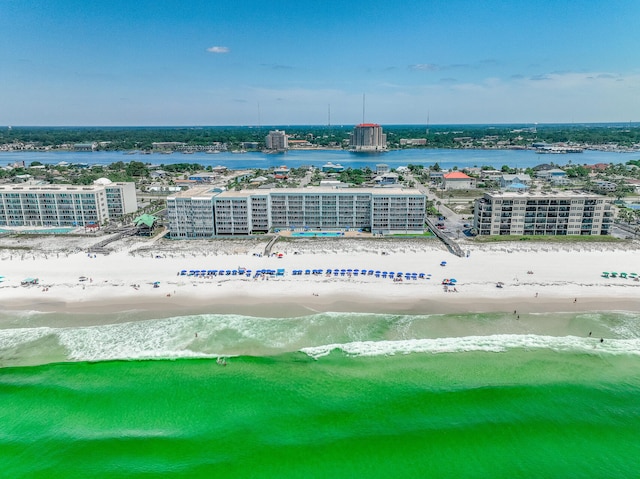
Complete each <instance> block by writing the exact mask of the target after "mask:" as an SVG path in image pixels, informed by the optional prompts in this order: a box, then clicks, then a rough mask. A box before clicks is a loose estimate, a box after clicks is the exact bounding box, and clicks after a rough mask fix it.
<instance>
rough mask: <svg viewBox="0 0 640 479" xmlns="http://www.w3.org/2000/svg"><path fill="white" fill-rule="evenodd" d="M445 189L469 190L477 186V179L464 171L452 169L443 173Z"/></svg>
mask: <svg viewBox="0 0 640 479" xmlns="http://www.w3.org/2000/svg"><path fill="white" fill-rule="evenodd" d="M442 181H443V188H444V189H445V190H468V189H471V188H475V187H476V179H475V178H472V177H471V176H469V175H467V174H465V173H463V172H462V171H451V172H449V173H445V174H444V175H442Z"/></svg>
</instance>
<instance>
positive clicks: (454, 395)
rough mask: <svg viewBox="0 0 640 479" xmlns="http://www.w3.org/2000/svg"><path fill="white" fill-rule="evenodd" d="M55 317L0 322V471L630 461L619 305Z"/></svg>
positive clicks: (628, 355) (615, 472)
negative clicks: (553, 309) (489, 311)
mask: <svg viewBox="0 0 640 479" xmlns="http://www.w3.org/2000/svg"><path fill="white" fill-rule="evenodd" d="M52 319H55V318H52V317H51V316H46V317H44V316H41V315H37V314H35V315H26V316H20V317H14V318H13V319H9V318H8V317H6V318H4V322H3V323H2V324H3V325H4V329H0V364H1V365H2V366H3V367H2V368H1V369H0V470H2V474H1V475H2V476H3V477H11V478H22V477H24V478H27V477H28V478H39V477H42V478H58V477H60V478H76V477H77V478H80V477H82V478H85V477H93V478H125V477H126V478H129V477H141V478H149V477H189V478H191V477H234V478H240V477H256V478H263V477H265V478H266V477H277V478H289V477H291V478H293V477H296V478H298V477H305V478H326V477H368V478H369V477H371V478H378V477H379V478H382V477H385V478H388V477H394V478H395V477H400V478H404V477H407V478H409V477H411V478H414V477H477V478H485V477H486V478H496V477H498V478H499V477H531V476H534V475H535V476H536V477H585V478H586V477H589V478H591V477H614V478H615V477H620V478H623V477H624V478H629V477H636V476H637V475H638V471H640V435H639V434H638V431H640V399H639V398H640V339H639V338H640V334H639V332H640V325H638V324H637V320H638V316H637V315H636V314H634V313H622V312H621V313H607V314H599V313H592V314H578V315H576V314H545V315H531V316H526V317H525V316H524V315H523V317H522V318H521V319H520V320H515V319H514V318H513V317H511V315H506V314H494V315H452V316H429V315H424V316H390V315H363V314H337V313H334V314H322V315H314V316H309V317H303V318H287V319H283V318H250V317H240V316H228V315H200V316H189V317H179V318H164V319H156V320H147V321H128V322H120V321H119V320H117V318H111V319H112V320H113V321H112V322H109V320H108V318H103V320H101V321H100V322H103V323H104V324H98V325H95V326H91V327H77V326H66V327H64V328H52V327H45V326H42V324H44V323H47V322H50V321H51V320H52ZM465 331H467V332H468V334H464V332H465ZM589 332H591V333H592V334H591V336H589V334H588V333H589ZM196 334H197V336H196ZM600 338H602V339H603V341H602V342H600ZM218 356H224V357H225V358H226V359H225V364H220V362H219V361H217V360H216V358H217V357H218Z"/></svg>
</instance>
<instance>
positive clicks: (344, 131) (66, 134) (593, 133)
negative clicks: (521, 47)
mask: <svg viewBox="0 0 640 479" xmlns="http://www.w3.org/2000/svg"><path fill="white" fill-rule="evenodd" d="M382 126H383V128H384V132H385V133H386V134H387V141H388V143H389V146H390V147H391V148H399V147H401V145H400V140H401V139H403V138H416V139H419V138H425V139H426V140H427V145H426V147H427V148H460V147H462V145H463V144H464V143H466V147H468V146H469V144H471V145H476V146H482V145H483V144H486V141H490V142H491V141H495V142H497V141H502V142H505V141H506V142H507V144H508V145H522V146H528V145H530V144H531V143H533V142H547V143H556V142H575V143H580V144H594V145H596V144H597V145H601V144H610V143H614V144H618V145H620V146H625V147H628V146H632V145H634V144H638V143H640V126H639V125H637V124H584V125H537V126H535V127H533V126H532V125H498V126H487V125H430V126H427V125H390V126H385V125H382ZM276 128H277V129H281V130H285V131H286V132H287V134H288V135H289V136H290V138H292V139H304V140H308V141H309V142H310V143H312V144H314V145H318V146H342V145H344V144H345V142H346V141H347V140H348V138H349V133H350V132H351V131H352V129H353V125H347V126H277V127H276V126H274V127H268V126H264V127H231V126H230V127H13V128H7V127H5V128H2V129H0V144H7V143H14V142H23V143H34V144H36V145H38V146H51V147H59V146H61V145H64V144H74V143H89V142H98V143H102V145H101V146H100V147H99V148H100V149H104V150H149V149H151V148H152V143H154V142H182V143H185V144H187V145H192V146H198V145H202V146H206V145H210V144H212V143H214V142H221V143H226V144H227V145H228V146H229V147H230V148H232V149H233V148H239V147H240V146H241V145H242V143H244V142H256V143H257V144H258V148H259V149H260V148H263V147H264V138H265V136H266V135H267V133H268V132H269V131H270V130H273V129H276ZM487 138H489V140H487ZM483 142H484V143H483ZM414 147H415V146H414Z"/></svg>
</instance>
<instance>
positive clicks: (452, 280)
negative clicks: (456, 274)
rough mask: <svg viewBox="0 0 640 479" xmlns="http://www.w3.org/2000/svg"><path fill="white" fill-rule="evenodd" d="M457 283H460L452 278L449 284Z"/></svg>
mask: <svg viewBox="0 0 640 479" xmlns="http://www.w3.org/2000/svg"><path fill="white" fill-rule="evenodd" d="M457 282H458V280H457V279H455V278H450V279H449V283H457Z"/></svg>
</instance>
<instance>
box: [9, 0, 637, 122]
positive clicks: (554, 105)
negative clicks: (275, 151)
mask: <svg viewBox="0 0 640 479" xmlns="http://www.w3.org/2000/svg"><path fill="white" fill-rule="evenodd" d="M639 18H640V1H638V0H608V1H602V0H531V1H521V0H483V1H478V0H473V1H469V0H402V1H391V0H385V1H382V0H368V1H364V0H320V1H318V0H315V1H308V0H271V1H262V0H179V1H175V0H91V1H88V0H55V1H52V0H0V42H1V46H0V125H13V126H19V125H24V126H32V125H41V126H179V125H190V126H197V125H202V126H206V125H211V126H215V125H246V126H266V125H326V124H328V123H331V124H332V125H342V124H344V125H352V124H356V123H360V122H362V121H363V120H364V121H365V122H375V123H380V124H382V125H385V124H389V125H390V124H426V123H429V124H432V125H435V124H474V123H479V124H487V123H489V124H499V123H518V124H534V123H586V122H627V121H634V122H635V121H640V33H638V27H637V20H638V19H639ZM363 100H364V101H363ZM363 106H364V108H363Z"/></svg>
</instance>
